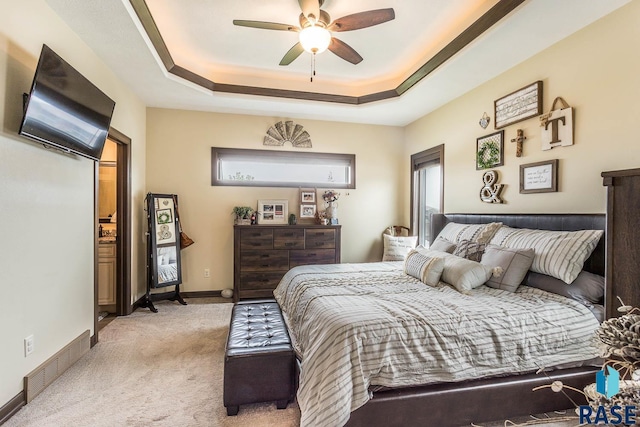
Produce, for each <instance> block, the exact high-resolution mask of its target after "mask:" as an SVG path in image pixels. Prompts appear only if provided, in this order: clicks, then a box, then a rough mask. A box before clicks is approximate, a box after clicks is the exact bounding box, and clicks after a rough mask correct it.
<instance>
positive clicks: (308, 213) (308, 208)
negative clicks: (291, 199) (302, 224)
mask: <svg viewBox="0 0 640 427" xmlns="http://www.w3.org/2000/svg"><path fill="white" fill-rule="evenodd" d="M315 216H316V205H300V218H315Z"/></svg>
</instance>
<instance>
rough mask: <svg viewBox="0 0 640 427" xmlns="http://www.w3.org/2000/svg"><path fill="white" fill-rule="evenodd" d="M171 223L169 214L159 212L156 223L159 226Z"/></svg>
mask: <svg viewBox="0 0 640 427" xmlns="http://www.w3.org/2000/svg"><path fill="white" fill-rule="evenodd" d="M170 221H171V215H169V213H167V212H161V213H159V214H158V223H159V224H166V223H168V222H170Z"/></svg>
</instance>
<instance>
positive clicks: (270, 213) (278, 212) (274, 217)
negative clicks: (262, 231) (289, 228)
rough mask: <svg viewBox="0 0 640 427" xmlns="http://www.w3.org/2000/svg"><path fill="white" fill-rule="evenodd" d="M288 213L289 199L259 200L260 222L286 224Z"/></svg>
mask: <svg viewBox="0 0 640 427" xmlns="http://www.w3.org/2000/svg"><path fill="white" fill-rule="evenodd" d="M288 215H289V201H288V200H258V224H263V225H264V224H269V225H276V224H286V223H287V217H288Z"/></svg>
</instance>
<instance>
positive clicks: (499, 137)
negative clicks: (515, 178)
mask: <svg viewBox="0 0 640 427" xmlns="http://www.w3.org/2000/svg"><path fill="white" fill-rule="evenodd" d="M502 165H504V131H503V130H501V131H499V132H495V133H492V134H490V135H485V136H482V137H480V138H478V139H476V170H482V169H490V168H495V167H497V166H502Z"/></svg>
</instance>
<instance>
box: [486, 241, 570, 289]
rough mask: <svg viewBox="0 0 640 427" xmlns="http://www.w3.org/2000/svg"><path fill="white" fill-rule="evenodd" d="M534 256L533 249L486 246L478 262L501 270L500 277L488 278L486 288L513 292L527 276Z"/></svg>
mask: <svg viewBox="0 0 640 427" xmlns="http://www.w3.org/2000/svg"><path fill="white" fill-rule="evenodd" d="M534 254H535V252H534V251H533V249H512V248H505V247H503V246H497V245H487V247H486V249H485V251H484V255H482V260H481V261H480V262H481V263H482V264H484V265H486V266H489V267H501V268H502V270H503V271H502V275H501V276H500V277H492V278H490V279H489V281H487V286H490V287H492V288H496V289H503V290H505V291H509V292H515V291H516V289H518V286H520V284H521V283H522V281H523V280H524V278H525V276H526V275H527V272H528V271H529V268H530V267H531V263H533V257H534ZM556 280H557V279H556ZM563 283H564V282H563ZM565 286H566V285H565Z"/></svg>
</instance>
